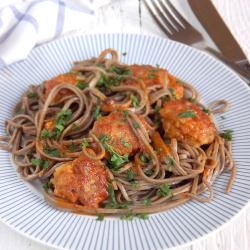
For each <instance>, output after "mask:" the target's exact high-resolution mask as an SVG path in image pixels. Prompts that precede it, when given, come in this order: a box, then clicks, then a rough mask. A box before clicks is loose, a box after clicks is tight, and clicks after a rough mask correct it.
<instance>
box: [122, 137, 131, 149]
mask: <svg viewBox="0 0 250 250" xmlns="http://www.w3.org/2000/svg"><path fill="white" fill-rule="evenodd" d="M121 142H122V144H123V145H124V146H125V147H126V148H130V144H129V143H128V142H127V141H125V140H124V139H121Z"/></svg>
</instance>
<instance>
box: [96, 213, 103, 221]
mask: <svg viewBox="0 0 250 250" xmlns="http://www.w3.org/2000/svg"><path fill="white" fill-rule="evenodd" d="M103 219H104V215H103V214H97V218H96V220H98V221H103Z"/></svg>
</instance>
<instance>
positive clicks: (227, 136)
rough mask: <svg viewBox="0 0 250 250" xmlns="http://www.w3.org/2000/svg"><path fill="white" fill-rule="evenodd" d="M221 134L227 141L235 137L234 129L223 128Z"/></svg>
mask: <svg viewBox="0 0 250 250" xmlns="http://www.w3.org/2000/svg"><path fill="white" fill-rule="evenodd" d="M220 136H221V137H222V138H224V139H225V140H227V141H232V139H233V130H231V129H227V130H223V133H220Z"/></svg>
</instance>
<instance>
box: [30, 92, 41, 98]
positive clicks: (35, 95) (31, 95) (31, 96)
mask: <svg viewBox="0 0 250 250" xmlns="http://www.w3.org/2000/svg"><path fill="white" fill-rule="evenodd" d="M27 96H28V98H37V97H38V94H37V93H36V92H30V93H28V94H27Z"/></svg>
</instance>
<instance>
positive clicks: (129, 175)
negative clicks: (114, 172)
mask: <svg viewBox="0 0 250 250" xmlns="http://www.w3.org/2000/svg"><path fill="white" fill-rule="evenodd" d="M135 176H136V174H135V172H134V171H133V170H132V169H129V170H128V171H127V180H128V181H133V180H134V178H135Z"/></svg>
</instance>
